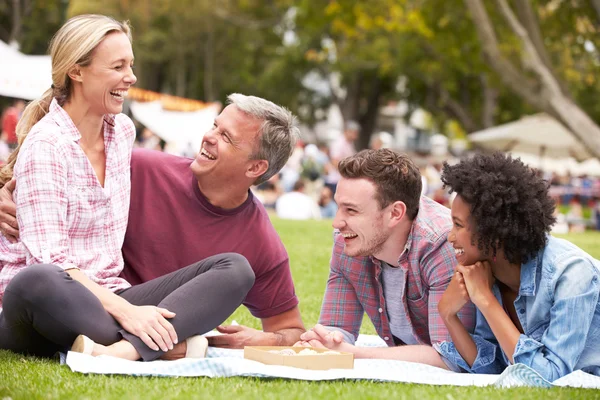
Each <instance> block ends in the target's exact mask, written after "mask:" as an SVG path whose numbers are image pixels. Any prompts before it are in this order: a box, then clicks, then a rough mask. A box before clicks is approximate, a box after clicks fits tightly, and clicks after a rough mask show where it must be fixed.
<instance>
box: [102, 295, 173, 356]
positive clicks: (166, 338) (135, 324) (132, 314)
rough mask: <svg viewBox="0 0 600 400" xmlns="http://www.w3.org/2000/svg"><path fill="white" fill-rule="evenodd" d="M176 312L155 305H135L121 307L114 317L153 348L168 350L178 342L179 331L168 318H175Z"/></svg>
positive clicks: (124, 327)
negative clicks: (177, 331) (176, 330)
mask: <svg viewBox="0 0 600 400" xmlns="http://www.w3.org/2000/svg"><path fill="white" fill-rule="evenodd" d="M174 316H175V313H173V312H171V311H169V310H166V309H164V308H160V307H154V306H133V305H128V306H127V307H124V308H121V309H120V310H119V312H118V313H115V314H113V317H114V318H115V319H116V320H117V322H118V323H119V324H120V325H121V326H122V327H123V329H125V330H126V331H127V332H129V333H132V334H134V335H135V336H137V337H139V338H140V339H142V341H143V342H144V343H145V344H146V346H148V347H150V348H151V349H152V350H155V351H158V349H159V347H160V349H161V350H162V351H164V352H167V351H169V350H172V349H173V344H174V343H177V333H176V332H175V328H173V325H172V324H171V323H170V322H169V321H167V320H166V318H173V317H174Z"/></svg>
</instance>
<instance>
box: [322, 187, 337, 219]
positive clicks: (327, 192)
mask: <svg viewBox="0 0 600 400" xmlns="http://www.w3.org/2000/svg"><path fill="white" fill-rule="evenodd" d="M319 208H320V209H321V217H322V218H324V219H333V218H334V217H335V213H337V210H338V206H337V204H336V202H335V201H334V200H333V193H332V192H331V189H330V188H329V187H327V186H323V187H322V188H321V196H320V197H319Z"/></svg>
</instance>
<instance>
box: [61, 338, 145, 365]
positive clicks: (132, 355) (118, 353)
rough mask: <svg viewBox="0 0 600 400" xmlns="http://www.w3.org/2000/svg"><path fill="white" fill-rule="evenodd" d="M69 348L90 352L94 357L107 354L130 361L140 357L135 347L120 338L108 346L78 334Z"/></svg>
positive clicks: (79, 351)
mask: <svg viewBox="0 0 600 400" xmlns="http://www.w3.org/2000/svg"><path fill="white" fill-rule="evenodd" d="M71 350H72V351H76V352H78V353H85V354H90V355H92V356H94V357H96V356H101V355H107V356H112V357H117V358H124V359H126V360H131V361H137V360H139V359H140V355H139V353H138V352H137V350H136V349H135V347H133V345H132V344H131V343H129V342H128V341H126V340H121V341H119V342H117V343H113V344H111V345H110V346H104V345H101V344H98V343H95V342H94V341H92V340H91V339H89V338H87V337H85V336H83V335H79V336H78V337H77V339H75V342H74V343H73V347H72V348H71Z"/></svg>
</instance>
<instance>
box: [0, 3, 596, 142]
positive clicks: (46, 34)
mask: <svg viewBox="0 0 600 400" xmlns="http://www.w3.org/2000/svg"><path fill="white" fill-rule="evenodd" d="M527 1H529V2H530V4H532V6H533V9H534V11H535V13H536V15H537V18H538V20H539V23H540V29H541V33H542V36H543V42H544V45H545V48H546V51H547V53H548V55H549V59H550V61H551V62H552V64H553V66H554V71H555V72H556V74H557V75H558V76H559V77H560V78H561V79H562V81H563V82H564V83H565V84H564V86H565V89H566V90H568V91H569V92H570V94H571V95H572V97H573V98H574V99H575V100H576V102H577V103H578V104H579V105H581V106H582V107H583V108H584V110H585V111H586V112H588V113H589V114H590V116H591V117H592V118H593V119H595V120H596V121H600V103H599V102H598V101H597V99H596V97H597V95H596V94H597V93H598V90H599V89H600V80H599V79H598V78H597V76H596V75H597V67H598V59H599V57H598V56H599V55H598V51H597V50H596V49H595V48H593V47H592V46H591V45H595V46H596V48H597V46H599V45H600V40H598V21H599V20H600V16H598V15H597V14H596V11H595V10H594V8H593V6H592V2H591V1H587V0H569V1H556V0H527ZM14 4H19V5H20V6H22V7H23V10H24V15H23V20H22V24H23V28H22V34H21V38H20V42H21V45H22V49H23V50H24V51H25V52H26V53H35V54H43V53H45V51H46V48H47V45H48V41H49V39H50V37H51V36H52V34H53V33H54V32H55V31H56V30H57V29H58V27H59V26H60V24H61V23H62V22H64V20H65V18H66V17H67V16H72V15H76V14H81V13H103V14H108V15H111V16H113V17H115V18H118V19H129V20H130V21H131V23H132V25H133V28H134V51H135V54H136V64H137V70H136V73H137V74H138V79H139V82H138V86H139V87H142V88H146V89H151V90H156V91H161V92H166V93H171V94H175V95H181V96H185V97H191V98H196V99H201V100H207V101H213V100H220V101H224V100H225V98H226V96H227V94H229V93H231V92H242V93H248V94H255V95H258V96H262V97H265V98H268V99H270V100H273V101H275V102H277V103H280V104H283V105H286V106H288V107H289V108H291V109H292V110H293V111H295V112H296V113H298V114H299V115H300V116H301V118H302V119H303V120H305V121H306V122H309V123H312V122H314V121H315V119H316V118H317V116H318V115H319V114H318V113H316V112H315V111H316V110H318V109H322V108H325V107H327V105H329V104H330V103H332V102H335V103H338V104H340V106H341V107H342V112H343V113H344V116H345V118H347V119H356V120H358V121H359V122H360V123H361V125H362V126H363V128H364V129H363V132H362V134H363V137H362V138H361V143H362V145H365V144H366V143H367V142H368V139H369V136H370V134H371V132H372V131H374V130H375V129H376V128H377V119H376V118H377V110H378V108H379V106H381V105H383V104H386V103H387V102H388V101H397V100H406V101H407V102H408V104H409V108H410V110H413V109H416V108H419V107H420V108H425V109H427V110H428V111H430V112H432V113H433V116H434V119H435V125H436V126H439V127H443V126H446V122H448V121H451V120H455V121H458V122H459V123H460V124H461V125H462V129H463V130H465V131H472V130H475V129H480V128H482V127H484V126H485V125H487V124H490V123H502V122H506V121H509V120H514V119H516V118H518V117H520V116H522V115H524V114H529V113H532V112H535V111H536V110H534V109H533V108H531V107H530V106H529V105H527V104H525V103H524V102H523V101H522V100H521V99H520V98H518V97H517V96H516V95H515V94H514V93H513V92H512V91H510V90H509V89H507V88H506V87H505V85H504V83H503V82H502V80H501V79H500V78H501V77H500V76H498V75H497V73H496V72H495V71H493V69H492V68H490V65H488V64H487V63H486V61H485V60H484V58H483V57H482V49H481V44H480V43H479V40H478V36H477V34H476V31H475V26H474V24H473V21H472V19H471V16H470V14H469V12H468V11H467V8H466V7H465V4H464V2H463V1H462V0H427V1H423V0H371V1H368V2H365V1H358V0H328V1H325V2H319V1H311V0H297V1H292V0H271V1H269V2H263V1H259V0H224V1H221V2H219V3H218V5H217V4H216V3H214V2H212V1H208V0H179V1H173V0H71V1H68V0H36V1H26V0H19V1H16V2H13V1H6V2H0V38H4V39H6V37H7V36H8V35H9V33H10V30H11V24H12V19H11V12H12V11H11V10H12V7H13V5H14ZM26 4H30V6H28V7H25V5H26ZM516 4H517V3H516V2H511V5H512V7H513V9H516ZM485 5H486V7H487V9H488V14H489V16H490V18H491V20H492V24H493V25H494V30H495V33H496V35H497V37H498V40H499V43H500V49H501V51H502V53H503V54H504V55H505V57H507V58H508V59H509V60H510V61H511V62H512V63H513V64H514V65H515V66H517V67H522V66H523V63H524V61H523V60H522V57H521V47H520V42H519V40H518V39H517V38H516V37H515V35H514V34H513V33H512V31H511V30H510V29H509V28H508V25H507V23H506V21H505V20H504V19H503V17H502V15H501V13H500V12H499V10H498V8H497V5H496V2H494V1H490V2H485ZM285 37H287V38H290V37H291V38H292V39H293V40H288V41H284V38H285ZM586 46H587V49H586ZM590 49H592V50H590ZM309 72H311V73H313V74H315V75H317V76H320V77H322V78H323V79H324V80H327V79H329V77H330V76H331V75H332V74H337V76H339V81H340V83H341V86H342V87H343V88H344V90H345V93H344V92H340V91H338V90H330V91H327V90H325V91H324V92H323V91H319V92H316V91H313V90H311V89H308V88H306V87H304V85H303V83H302V81H303V79H304V78H305V77H306V75H307V73H309ZM399 82H402V84H399ZM490 93H493V95H492V96H491V97H490V96H488V95H489V94H490ZM490 98H493V102H492V103H491V115H489V118H486V114H485V110H486V108H485V104H486V99H490Z"/></svg>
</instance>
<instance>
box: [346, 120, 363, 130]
mask: <svg viewBox="0 0 600 400" xmlns="http://www.w3.org/2000/svg"><path fill="white" fill-rule="evenodd" d="M344 129H345V130H347V131H356V132H359V131H360V124H359V123H358V122H356V121H346V123H345V124H344Z"/></svg>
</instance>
